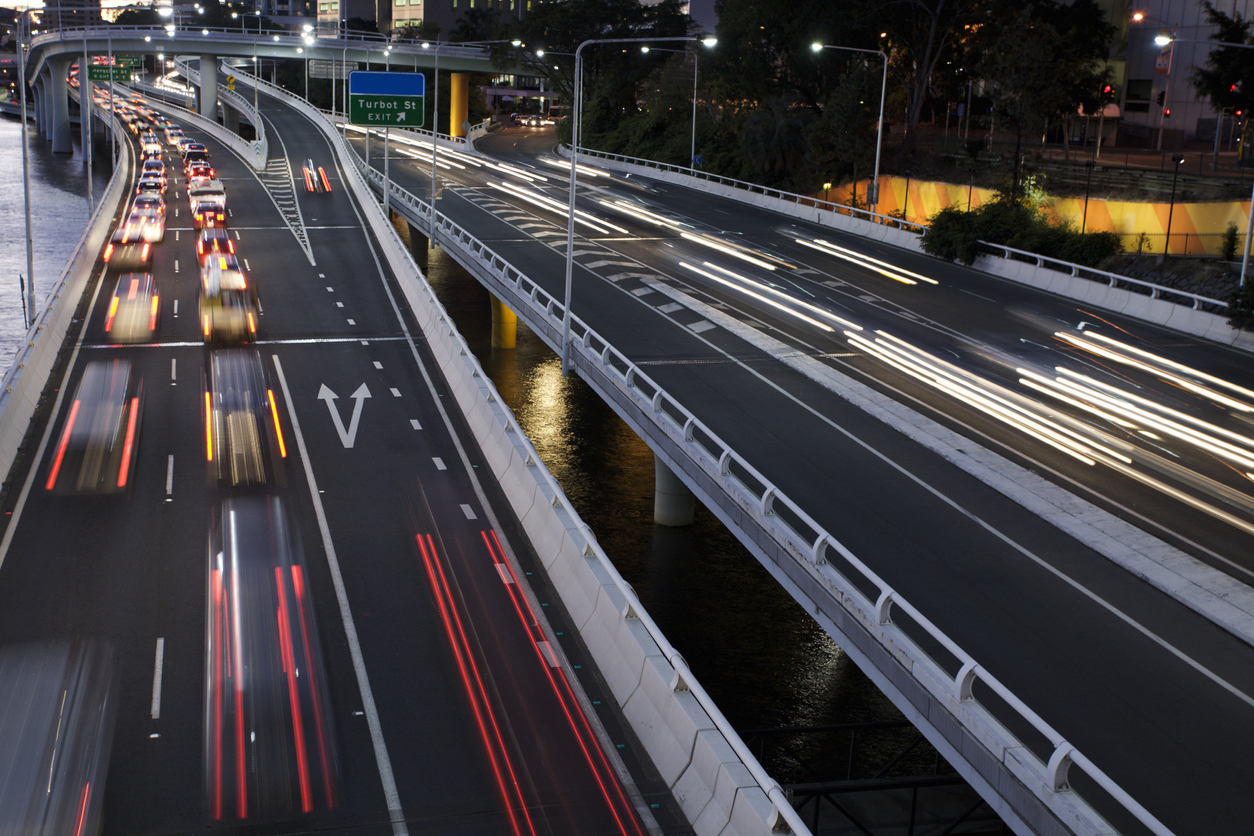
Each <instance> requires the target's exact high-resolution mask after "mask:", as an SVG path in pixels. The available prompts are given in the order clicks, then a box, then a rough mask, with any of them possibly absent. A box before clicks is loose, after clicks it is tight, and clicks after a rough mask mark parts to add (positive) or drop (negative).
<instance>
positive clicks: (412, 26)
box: [396, 20, 441, 41]
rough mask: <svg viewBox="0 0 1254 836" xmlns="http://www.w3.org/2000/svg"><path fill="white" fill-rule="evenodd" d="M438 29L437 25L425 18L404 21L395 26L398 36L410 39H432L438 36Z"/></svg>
mask: <svg viewBox="0 0 1254 836" xmlns="http://www.w3.org/2000/svg"><path fill="white" fill-rule="evenodd" d="M440 31H441V30H440V27H439V25H437V24H435V23H431V22H430V21H427V20H422V21H413V20H409V21H405V22H403V23H402V24H401V25H400V26H398V27H397V28H396V33H397V35H398V36H400V37H401V38H404V39H406V40H410V41H434V40H436V39H437V38H439V37H440Z"/></svg>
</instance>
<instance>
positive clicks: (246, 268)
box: [244, 259, 253, 273]
mask: <svg viewBox="0 0 1254 836" xmlns="http://www.w3.org/2000/svg"><path fill="white" fill-rule="evenodd" d="M244 269H245V270H247V271H249V272H250V273H251V272H252V269H253V266H252V265H251V264H249V263H248V259H244Z"/></svg>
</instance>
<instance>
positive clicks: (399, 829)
mask: <svg viewBox="0 0 1254 836" xmlns="http://www.w3.org/2000/svg"><path fill="white" fill-rule="evenodd" d="M271 358H272V359H273V360H274V368H275V371H276V372H278V375H279V386H280V388H282V390H283V399H284V401H286V403H287V416H288V418H289V419H290V420H291V422H292V435H293V436H294V437H295V438H296V449H297V450H299V451H300V460H301V464H302V465H303V466H304V468H305V481H307V482H308V483H309V495H310V496H311V497H312V498H313V506H314V514H315V516H317V518H318V531H319V532H320V533H321V534H322V547H323V549H325V550H326V554H327V564H328V566H330V569H331V583H332V585H333V586H334V587H335V600H336V602H337V603H338V604H339V606H340V619H341V620H342V621H343V622H344V635H345V638H347V639H348V651H349V655H351V656H352V657H353V673H355V674H356V675H357V688H358V690H360V691H361V703H362V708H363V709H365V712H366V724H367V726H369V728H370V742H371V743H372V744H373V745H374V759H375V763H376V764H378V767H379V778H380V779H381V780H382V782H383V797H384V800H386V801H387V805H388V813H389V814H390V815H391V818H392V832H393V834H394V836H408V834H409V828H407V827H406V826H405V813H404V811H403V810H401V797H400V793H399V792H397V790H396V778H395V777H394V776H393V775H392V761H391V760H390V759H389V758H388V749H387V744H386V743H384V741H383V729H382V727H381V726H380V725H379V711H378V709H377V708H375V704H374V692H373V691H371V690H370V679H369V677H367V676H366V661H365V658H364V657H363V656H362V653H361V642H360V641H359V640H358V639H357V626H356V624H354V623H353V612H352V610H351V609H350V608H349V606H348V593H347V591H346V590H345V589H344V577H343V576H342V575H341V574H340V561H339V559H338V558H337V557H336V556H335V544H334V543H332V542H331V528H330V526H329V525H327V515H326V511H325V510H324V509H323V507H322V496H321V494H320V493H319V491H318V482H317V480H316V479H314V474H313V466H312V465H311V464H310V463H309V451H308V449H306V447H305V436H304V435H303V434H302V433H301V431H300V421H299V420H298V419H297V418H296V407H295V406H294V405H293V404H292V393H291V391H290V390H289V389H288V388H287V377H286V376H285V375H284V374H283V365H282V364H281V363H280V362H279V356H278V355H277V354H272V355H271Z"/></svg>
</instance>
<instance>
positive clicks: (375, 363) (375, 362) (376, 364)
mask: <svg viewBox="0 0 1254 836" xmlns="http://www.w3.org/2000/svg"><path fill="white" fill-rule="evenodd" d="M374 367H375V368H376V369H381V368H383V364H382V363H380V362H379V361H378V360H375V361H374Z"/></svg>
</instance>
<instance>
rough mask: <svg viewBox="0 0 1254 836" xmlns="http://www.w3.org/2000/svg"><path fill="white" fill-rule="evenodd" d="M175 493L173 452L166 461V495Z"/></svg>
mask: <svg viewBox="0 0 1254 836" xmlns="http://www.w3.org/2000/svg"><path fill="white" fill-rule="evenodd" d="M173 493H174V454H173V453H171V454H170V455H169V457H168V458H167V459H166V462H165V495H166V496H170V495H171V494H173Z"/></svg>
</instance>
